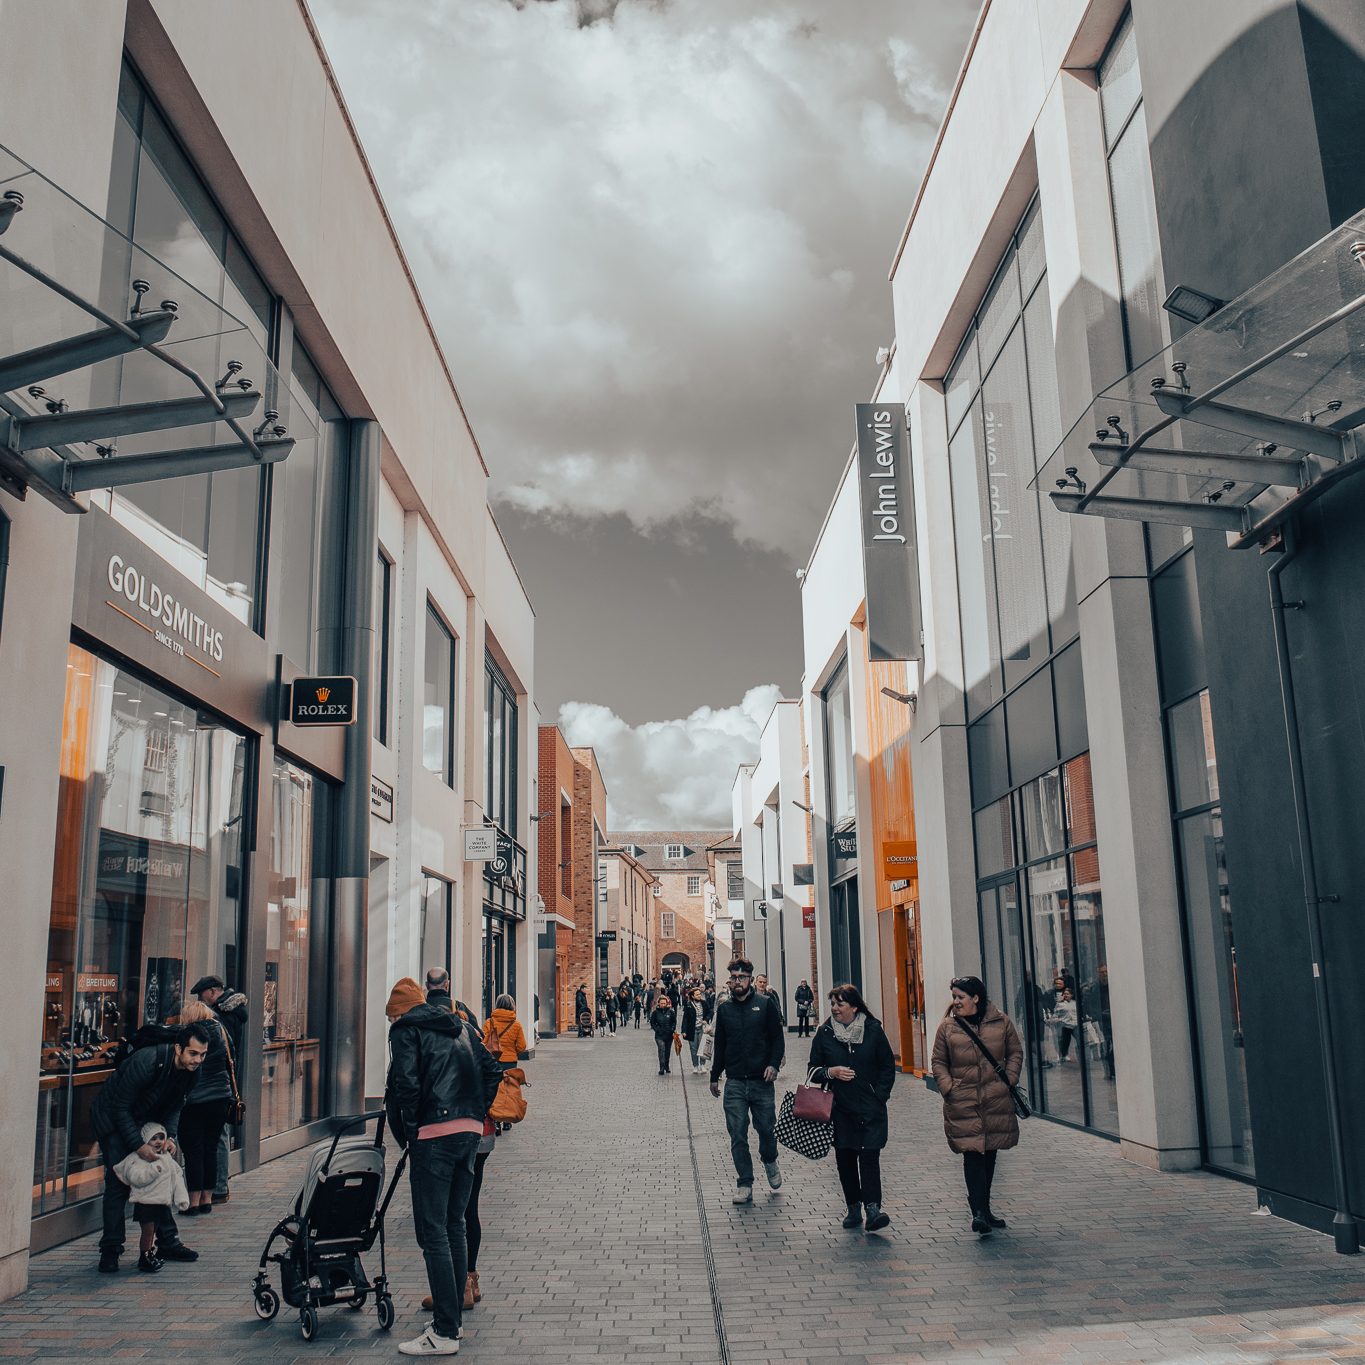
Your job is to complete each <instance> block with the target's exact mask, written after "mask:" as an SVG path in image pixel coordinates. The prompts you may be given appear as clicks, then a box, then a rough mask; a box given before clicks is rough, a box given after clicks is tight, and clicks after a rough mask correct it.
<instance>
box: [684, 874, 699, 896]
mask: <svg viewBox="0 0 1365 1365" xmlns="http://www.w3.org/2000/svg"><path fill="white" fill-rule="evenodd" d="M687 894H688V895H689V896H700V895H701V874H700V873H696V874H693V875H689V876H688V878H687Z"/></svg>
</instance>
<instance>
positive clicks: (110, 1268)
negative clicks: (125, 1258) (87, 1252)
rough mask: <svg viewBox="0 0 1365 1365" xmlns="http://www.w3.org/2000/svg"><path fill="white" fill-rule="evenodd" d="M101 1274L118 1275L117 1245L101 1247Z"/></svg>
mask: <svg viewBox="0 0 1365 1365" xmlns="http://www.w3.org/2000/svg"><path fill="white" fill-rule="evenodd" d="M100 1274H101V1275H117V1274H118V1248H117V1247H101V1248H100Z"/></svg>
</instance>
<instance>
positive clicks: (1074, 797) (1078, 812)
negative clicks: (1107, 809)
mask: <svg viewBox="0 0 1365 1365" xmlns="http://www.w3.org/2000/svg"><path fill="white" fill-rule="evenodd" d="M1062 776H1063V781H1064V783H1065V786H1066V827H1067V830H1068V833H1069V836H1070V843H1071V846H1072V847H1073V848H1074V847H1075V846H1076V845H1077V844H1088V843H1092V842H1093V841H1094V838H1095V783H1094V779H1093V778H1092V776H1091V773H1090V753H1089V751H1088V750H1087V752H1085V753H1083V754H1078V755H1077V756H1076V757H1075V758H1073V759H1072V760H1071V762H1070V763H1067V764H1065V765H1064V766H1063V768H1062Z"/></svg>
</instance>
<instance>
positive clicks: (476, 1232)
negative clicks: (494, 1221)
mask: <svg viewBox="0 0 1365 1365" xmlns="http://www.w3.org/2000/svg"><path fill="white" fill-rule="evenodd" d="M492 1155H493V1154H492V1153H491V1152H477V1153H475V1156H474V1183H473V1185H471V1186H470V1188H469V1203H468V1204H466V1205H465V1210H464V1241H465V1246H466V1248H467V1249H468V1252H469V1266H468V1273H469V1274H471V1275H472V1274H473V1273H474V1272H475V1271H476V1270H477V1269H478V1268H479V1248H480V1247H481V1246H482V1245H483V1224H482V1223H481V1222H480V1221H479V1191H480V1190H481V1189H483V1168H484V1167H485V1166H486V1165H487V1164H488V1158H489V1157H490V1156H492ZM461 1292H463V1289H461Z"/></svg>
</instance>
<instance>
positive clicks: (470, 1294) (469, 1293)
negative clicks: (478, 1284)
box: [464, 1275, 474, 1309]
mask: <svg viewBox="0 0 1365 1365" xmlns="http://www.w3.org/2000/svg"><path fill="white" fill-rule="evenodd" d="M464 1306H465V1308H467V1309H468V1308H473V1307H474V1277H473V1275H466V1276H465V1277H464Z"/></svg>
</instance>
